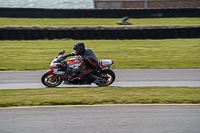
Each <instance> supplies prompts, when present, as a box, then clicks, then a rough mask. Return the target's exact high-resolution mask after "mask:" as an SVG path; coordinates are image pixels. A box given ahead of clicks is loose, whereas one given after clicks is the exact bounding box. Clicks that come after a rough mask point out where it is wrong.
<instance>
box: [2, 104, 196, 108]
mask: <svg viewBox="0 0 200 133" xmlns="http://www.w3.org/2000/svg"><path fill="white" fill-rule="evenodd" d="M108 106H200V104H94V105H54V106H51V105H49V106H18V107H16V106H15V107H0V109H26V108H60V107H108Z"/></svg>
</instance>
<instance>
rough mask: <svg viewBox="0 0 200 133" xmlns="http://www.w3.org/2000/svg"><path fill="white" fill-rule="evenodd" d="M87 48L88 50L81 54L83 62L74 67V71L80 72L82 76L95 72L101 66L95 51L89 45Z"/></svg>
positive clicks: (79, 74)
mask: <svg viewBox="0 0 200 133" xmlns="http://www.w3.org/2000/svg"><path fill="white" fill-rule="evenodd" d="M85 49H86V51H85V52H84V54H83V55H80V58H81V63H79V65H78V66H77V67H76V68H74V69H72V72H73V73H76V74H78V76H79V77H81V78H82V77H85V76H87V75H88V74H90V73H93V72H95V71H96V70H97V69H98V66H99V63H98V59H97V57H96V55H95V54H94V52H93V51H92V50H91V49H88V48H87V47H86V48H85Z"/></svg>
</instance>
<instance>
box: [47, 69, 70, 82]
mask: <svg viewBox="0 0 200 133" xmlns="http://www.w3.org/2000/svg"><path fill="white" fill-rule="evenodd" d="M47 73H48V74H51V75H53V76H52V77H51V79H52V81H54V79H56V78H57V77H58V75H56V74H54V73H53V70H51V69H50V70H48V71H47ZM61 78H62V79H63V80H66V81H67V80H68V79H67V78H66V77H61Z"/></svg>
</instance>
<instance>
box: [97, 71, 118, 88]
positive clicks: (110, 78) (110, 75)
mask: <svg viewBox="0 0 200 133" xmlns="http://www.w3.org/2000/svg"><path fill="white" fill-rule="evenodd" d="M100 77H101V78H104V79H106V81H107V82H105V83H96V85H98V86H109V85H111V84H112V83H113V82H114V81H115V73H114V72H113V71H112V70H110V69H105V70H101V71H100Z"/></svg>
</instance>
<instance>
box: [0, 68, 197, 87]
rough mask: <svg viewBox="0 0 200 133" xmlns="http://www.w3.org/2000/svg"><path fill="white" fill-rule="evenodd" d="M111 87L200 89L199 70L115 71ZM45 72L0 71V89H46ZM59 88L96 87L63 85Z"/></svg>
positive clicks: (93, 85)
mask: <svg viewBox="0 0 200 133" xmlns="http://www.w3.org/2000/svg"><path fill="white" fill-rule="evenodd" d="M113 71H114V72H115V74H116V81H115V82H114V83H113V84H112V85H111V87H139V86H172V87H176V86H188V87H200V69H121V70H119V69H115V70H113ZM45 72H46V71H1V72H0V89H25V88H46V87H45V86H44V85H43V84H42V83H41V81H40V79H41V76H42V75H43V74H44V73H45ZM59 87H96V85H95V84H92V85H63V84H61V85H60V86H59Z"/></svg>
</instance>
